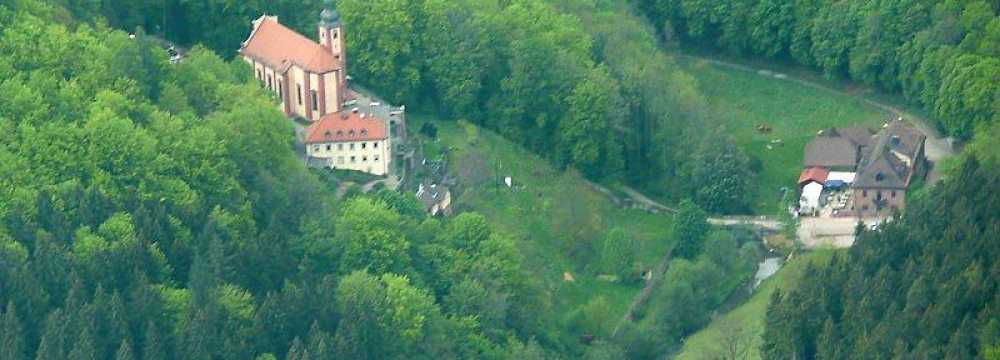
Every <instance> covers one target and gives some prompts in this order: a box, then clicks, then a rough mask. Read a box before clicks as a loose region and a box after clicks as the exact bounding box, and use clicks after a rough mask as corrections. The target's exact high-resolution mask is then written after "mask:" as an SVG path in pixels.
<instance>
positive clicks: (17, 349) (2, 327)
mask: <svg viewBox="0 0 1000 360" xmlns="http://www.w3.org/2000/svg"><path fill="white" fill-rule="evenodd" d="M0 322H2V323H0V359H4V360H7V359H10V360H25V359H27V358H28V357H27V355H25V354H26V352H27V348H26V347H25V341H24V330H23V329H22V328H21V322H20V320H19V319H18V318H17V309H15V307H14V302H13V301H11V302H10V303H8V304H7V311H6V312H5V313H3V319H2V320H0Z"/></svg>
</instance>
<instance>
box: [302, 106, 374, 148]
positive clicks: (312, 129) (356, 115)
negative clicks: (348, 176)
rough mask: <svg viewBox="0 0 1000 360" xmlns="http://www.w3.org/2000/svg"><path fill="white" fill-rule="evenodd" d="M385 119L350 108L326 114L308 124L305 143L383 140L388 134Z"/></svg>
mask: <svg viewBox="0 0 1000 360" xmlns="http://www.w3.org/2000/svg"><path fill="white" fill-rule="evenodd" d="M387 133H388V132H387V131H386V128H385V121H383V120H381V119H379V118H376V117H374V116H371V115H366V114H364V113H361V112H352V111H350V110H345V111H341V112H339V113H336V114H326V115H324V116H323V117H322V118H320V119H319V121H317V122H315V123H313V124H312V126H309V131H308V133H307V135H306V141H305V142H306V144H319V143H329V142H347V141H373V140H384V139H386V138H387V137H388V136H386V135H387Z"/></svg>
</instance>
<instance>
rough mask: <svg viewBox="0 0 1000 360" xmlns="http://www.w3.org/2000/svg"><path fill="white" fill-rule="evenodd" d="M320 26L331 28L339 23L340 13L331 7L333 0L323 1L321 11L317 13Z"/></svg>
mask: <svg viewBox="0 0 1000 360" xmlns="http://www.w3.org/2000/svg"><path fill="white" fill-rule="evenodd" d="M319 24H320V26H321V27H324V28H327V29H332V28H335V27H338V26H339V25H340V13H338V12H337V10H334V8H333V0H325V1H323V12H321V13H320V14H319Z"/></svg>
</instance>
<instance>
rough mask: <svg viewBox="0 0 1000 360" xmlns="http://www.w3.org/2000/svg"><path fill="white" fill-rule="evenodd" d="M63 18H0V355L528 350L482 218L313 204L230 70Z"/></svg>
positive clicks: (515, 297)
mask: <svg viewBox="0 0 1000 360" xmlns="http://www.w3.org/2000/svg"><path fill="white" fill-rule="evenodd" d="M65 16H66V13H65V12H64V11H63V10H62V9H59V8H57V7H52V6H47V5H45V4H42V3H38V2H35V1H30V0H26V1H17V2H14V3H4V4H2V5H0V29H2V30H0V53H3V54H4V56H3V57H0V78H3V80H2V81H0V99H2V100H0V129H2V130H3V133H4V134H5V135H4V136H3V137H2V138H0V300H2V303H3V305H0V309H2V317H0V318H2V321H0V322H2V324H0V358H2V359H5V360H6V359H11V360H18V359H67V358H71V359H122V360H124V359H168V358H170V359H173V358H187V359H208V358H214V359H252V358H258V359H271V358H283V359H330V358H354V359H375V358H380V359H381V358H420V357H421V356H424V357H427V358H439V357H449V358H508V357H517V358H523V357H525V356H529V355H530V354H540V353H542V351H543V350H542V349H541V347H540V345H539V344H538V343H537V342H536V341H534V340H533V339H534V338H536V337H540V336H541V335H539V334H540V333H542V332H543V330H544V328H543V326H544V324H539V323H538V320H537V319H538V318H539V316H538V315H537V314H538V313H539V312H542V311H546V310H545V303H544V302H543V301H540V300H539V296H540V295H539V293H538V291H537V289H536V288H535V286H534V285H533V281H532V279H531V277H530V276H528V274H526V273H525V271H524V269H523V268H522V267H521V266H520V261H521V257H520V254H519V252H518V249H517V248H516V247H515V246H514V245H513V243H512V242H511V239H509V238H508V237H506V236H504V235H503V234H500V233H497V232H495V231H494V230H493V229H492V227H491V225H490V224H488V223H487V221H486V220H485V219H484V218H483V217H482V216H480V215H476V214H474V213H467V214H462V215H461V216H458V217H456V218H453V219H450V220H438V219H429V218H426V216H425V215H424V212H423V211H422V209H421V208H419V207H418V205H417V204H416V203H415V200H414V199H413V198H412V197H411V196H402V195H400V194H397V193H393V192H381V193H378V194H372V195H368V196H360V195H358V196H353V197H349V198H347V199H344V200H341V201H335V200H334V198H333V195H332V194H331V193H330V191H329V190H327V189H326V188H325V187H323V186H322V185H321V184H320V183H319V181H318V180H317V178H316V176H314V175H313V174H311V173H310V172H307V171H306V169H305V168H304V167H303V166H302V165H301V164H300V163H299V162H298V161H297V159H296V158H295V155H294V153H293V148H292V146H291V144H290V142H291V141H292V139H293V137H292V128H291V124H290V123H289V122H288V120H287V119H286V118H285V117H284V116H283V115H282V114H281V113H280V112H279V111H278V110H277V108H276V107H274V106H273V105H272V104H273V102H272V101H273V100H272V99H270V98H269V97H268V95H266V92H265V91H263V90H261V89H260V88H259V86H258V85H257V84H256V83H255V82H254V81H253V80H252V78H251V77H250V71H249V68H248V67H246V65H245V64H243V63H242V62H226V61H224V60H223V59H222V58H220V57H219V56H217V55H215V54H213V53H212V52H211V51H209V50H207V49H204V48H200V47H196V48H195V49H194V50H192V51H191V52H190V54H189V57H188V58H187V60H186V61H185V62H184V63H182V64H177V65H170V64H169V63H168V61H167V58H166V52H164V51H162V49H160V48H159V47H158V45H156V44H155V43H154V42H153V41H152V40H150V39H149V38H146V37H143V36H137V37H136V38H135V39H130V37H129V36H128V34H127V33H125V32H122V31H116V30H112V29H110V28H108V27H107V26H106V25H102V24H101V23H100V22H98V23H97V24H96V25H89V24H87V23H81V22H72V23H70V25H69V26H67V25H64V24H62V23H60V22H59V21H57V20H55V19H65ZM140 35H141V33H140ZM390 344H391V346H389V345H390ZM538 356H541V355H536V358H537V357H538Z"/></svg>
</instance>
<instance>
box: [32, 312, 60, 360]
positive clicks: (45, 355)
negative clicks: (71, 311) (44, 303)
mask: <svg viewBox="0 0 1000 360" xmlns="http://www.w3.org/2000/svg"><path fill="white" fill-rule="evenodd" d="M66 320H67V319H66V316H64V315H63V311H62V309H56V310H55V311H53V312H51V313H49V316H48V318H47V319H46V321H45V333H44V334H42V341H41V344H39V346H38V350H37V351H36V354H35V359H36V360H62V359H65V358H66V351H67V348H66V347H67V344H66Z"/></svg>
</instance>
